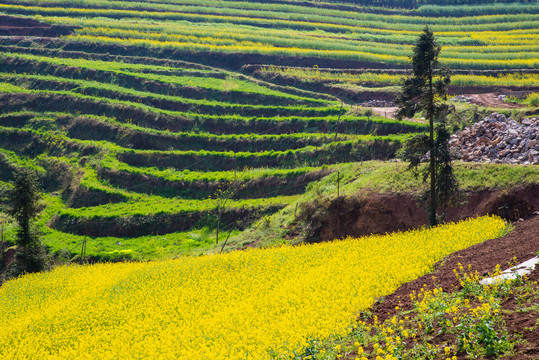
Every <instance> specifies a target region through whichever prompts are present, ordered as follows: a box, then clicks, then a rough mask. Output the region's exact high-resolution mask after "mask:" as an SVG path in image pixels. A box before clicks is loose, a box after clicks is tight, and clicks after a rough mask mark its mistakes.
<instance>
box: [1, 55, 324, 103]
mask: <svg viewBox="0 0 539 360" xmlns="http://www.w3.org/2000/svg"><path fill="white" fill-rule="evenodd" d="M3 55H4V56H5V57H3V58H2V60H3V61H2V62H1V63H0V71H2V72H8V73H9V72H16V73H19V74H23V75H24V76H27V75H28V74H31V73H34V74H37V75H39V76H42V75H45V74H49V75H51V76H56V77H61V78H68V79H73V80H94V81H98V82H100V83H109V86H114V85H116V86H120V87H123V88H129V89H132V90H133V91H136V93H138V92H152V93H154V94H153V96H154V97H156V96H157V97H158V95H157V94H161V95H167V96H175V97H177V98H178V101H181V102H186V101H189V102H191V103H193V104H200V103H205V104H208V103H211V102H209V101H208V100H207V99H208V98H209V99H212V98H213V99H216V98H217V99H219V100H220V101H215V100H214V102H215V103H217V104H224V103H223V100H228V101H229V102H238V101H239V102H240V103H242V102H245V103H246V104H250V105H252V104H253V103H257V102H260V103H272V104H275V103H277V104H283V105H290V104H296V105H297V104H303V103H304V104H310V105H328V104H330V103H328V102H327V101H323V100H319V99H311V98H306V97H301V96H297V95H292V94H289V93H285V92H282V91H278V90H273V89H270V88H268V87H265V86H262V85H259V84H258V83H255V82H253V81H248V80H246V79H242V78H239V77H233V76H231V75H230V74H227V73H218V74H219V75H221V76H219V77H214V74H213V73H210V72H208V73H207V76H206V77H193V76H190V75H182V69H176V68H167V67H163V66H153V65H152V66H150V65H141V64H130V63H122V62H114V61H100V60H87V59H81V58H59V57H45V56H37V55H30V54H21V53H4V54H3ZM164 70H168V73H166V75H165V74H164ZM103 86H104V85H103ZM124 91H125V90H124ZM196 100H200V101H198V102H197V101H196Z"/></svg>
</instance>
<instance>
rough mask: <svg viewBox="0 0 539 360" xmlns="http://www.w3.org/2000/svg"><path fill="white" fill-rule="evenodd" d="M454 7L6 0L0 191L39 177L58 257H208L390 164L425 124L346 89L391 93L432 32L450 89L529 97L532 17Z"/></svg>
mask: <svg viewBox="0 0 539 360" xmlns="http://www.w3.org/2000/svg"><path fill="white" fill-rule="evenodd" d="M373 5H384V4H383V3H380V4H373ZM459 9H460V8H459V7H458V6H457V7H455V6H446V7H440V6H425V7H419V8H415V7H410V8H409V9H392V8H378V7H360V6H357V5H354V4H332V3H312V4H311V3H304V2H295V1H278V2H277V1H275V2H251V1H250V2H247V1H219V2H210V1H205V0H174V1H158V2H134V1H133V2H131V1H93V0H92V1H89V0H81V1H77V2H72V1H64V0H40V1H23V0H21V1H4V2H3V3H2V4H0V12H1V14H0V51H1V53H0V108H1V109H2V110H1V114H0V133H1V134H0V149H1V150H0V169H1V172H0V189H3V190H2V191H5V189H8V188H9V187H10V186H11V185H10V184H9V182H10V181H11V180H13V174H14V172H15V171H16V170H17V169H18V168H21V167H30V168H33V169H35V171H36V172H37V173H38V174H39V176H40V179H41V181H42V184H43V188H44V190H45V193H46V196H45V200H44V201H45V203H46V208H45V210H44V211H43V212H42V215H41V217H40V220H39V224H40V226H41V227H42V230H43V231H44V241H45V243H46V244H47V245H48V246H49V247H50V249H51V250H52V251H55V252H58V253H59V252H62V251H66V250H67V252H68V253H71V254H73V253H77V252H78V251H79V250H80V247H81V244H82V243H83V240H84V239H85V237H86V236H88V237H89V238H88V250H87V251H88V252H87V253H88V254H89V255H92V256H94V257H95V258H97V259H105V260H107V259H115V258H138V259H146V258H155V257H170V256H173V255H175V254H178V253H184V252H192V251H193V249H198V250H200V251H204V250H206V249H208V248H210V247H213V246H215V243H216V240H217V239H216V236H217V233H216V230H217V227H218V228H219V230H220V231H221V233H222V235H221V236H222V237H221V242H222V240H223V239H224V238H225V237H226V235H227V234H228V233H229V231H231V232H232V234H237V233H238V232H239V231H241V230H242V229H244V228H245V227H247V226H248V225H249V224H251V223H253V222H255V221H258V219H260V218H262V217H264V216H266V215H269V214H272V213H275V212H276V211H278V210H279V209H281V208H283V207H284V206H286V205H288V204H290V203H291V202H293V201H294V200H295V199H297V197H298V196H299V195H300V194H302V193H303V192H304V191H305V189H306V187H307V186H308V184H309V183H311V182H313V181H315V180H318V179H321V178H322V177H324V176H326V175H328V174H330V173H331V172H333V171H335V170H336V169H338V168H339V166H341V165H340V164H342V163H349V162H355V161H361V160H370V159H389V158H392V157H393V156H394V155H395V152H396V150H397V149H398V148H399V146H400V143H401V142H402V140H403V139H404V138H405V137H406V136H408V135H407V134H410V133H415V132H421V131H424V130H425V126H424V125H423V124H421V123H419V122H406V121H404V122H398V121H393V120H388V119H384V118H378V117H372V116H369V117H367V116H363V115H361V111H357V109H356V108H354V103H357V102H359V101H355V100H354V99H352V98H351V97H346V96H341V95H342V94H343V92H344V90H346V89H347V88H349V87H350V86H355V87H357V88H361V87H364V88H367V92H368V93H370V94H371V95H369V97H371V98H372V97H374V95H372V93H373V92H376V89H377V88H380V87H384V86H389V87H394V86H396V85H398V82H399V78H400V74H401V72H402V70H403V69H405V68H406V67H407V66H408V62H407V61H408V58H407V56H408V55H409V54H410V52H411V48H412V45H413V42H414V40H415V38H416V37H417V34H418V33H419V32H420V31H421V29H422V28H423V27H424V25H425V24H426V23H428V24H430V25H431V27H432V28H433V30H434V31H435V32H436V34H437V36H438V38H439V42H440V43H441V44H442V45H443V46H444V50H443V52H442V55H443V57H442V60H443V62H444V63H445V64H447V65H449V66H451V67H453V68H456V69H460V71H461V74H459V75H457V76H456V77H455V83H456V85H457V86H490V85H492V84H494V83H495V84H501V85H511V86H514V87H518V88H526V89H533V88H534V87H537V80H538V78H537V76H538V75H537V68H538V65H539V63H538V61H539V60H538V59H539V56H538V55H539V44H538V43H537V36H538V32H539V6H538V5H537V4H535V3H523V4H520V3H519V4H509V5H504V6H498V5H477V6H474V7H470V8H469V11H468V12H464V13H463V12H462V11H461V10H459ZM465 13H466V14H468V15H465ZM2 14H3V15H2ZM290 66H293V67H298V66H299V67H301V66H304V67H305V68H304V69H296V68H294V69H292V68H290ZM313 66H316V67H313ZM322 68H328V69H327V70H324V69H322ZM336 68H339V69H342V68H355V69H358V68H359V69H363V70H360V72H361V73H354V72H353V71H346V72H345V74H344V75H343V74H342V73H340V74H339V73H337V72H336V71H335V69H336ZM364 69H370V70H369V71H365V70H364ZM470 70H473V71H474V75H473V76H470V75H469V73H470ZM483 71H484V72H483ZM502 71H503V72H504V73H503V74H502V75H501V76H498V74H499V73H500V72H502ZM336 84H337V85H336ZM356 90H357V89H356ZM386 90H387V89H386ZM384 91H385V90H384ZM385 93H387V91H385ZM364 98H365V97H363V98H362V99H360V100H364ZM356 100H357V99H356ZM358 114H360V115H358ZM2 191H0V195H1V193H2ZM223 231H224V234H223Z"/></svg>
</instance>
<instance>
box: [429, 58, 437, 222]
mask: <svg viewBox="0 0 539 360" xmlns="http://www.w3.org/2000/svg"><path fill="white" fill-rule="evenodd" d="M428 117H429V128H430V134H429V142H430V216H429V218H430V219H429V220H430V225H431V226H435V225H436V224H437V221H436V209H437V207H438V205H437V203H436V158H435V155H436V154H435V153H434V91H433V89H432V64H431V68H430V69H429V110H428Z"/></svg>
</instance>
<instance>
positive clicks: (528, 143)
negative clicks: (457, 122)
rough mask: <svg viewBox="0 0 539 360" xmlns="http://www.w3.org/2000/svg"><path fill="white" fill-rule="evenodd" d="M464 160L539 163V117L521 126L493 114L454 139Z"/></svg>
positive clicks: (453, 143) (452, 140)
mask: <svg viewBox="0 0 539 360" xmlns="http://www.w3.org/2000/svg"><path fill="white" fill-rule="evenodd" d="M449 144H450V145H451V147H452V150H455V151H456V152H457V153H458V154H459V157H460V159H461V160H464V161H476V162H486V163H503V164H539V118H531V119H524V120H522V123H520V124H519V123H518V122H516V121H515V120H513V119H512V118H506V117H505V116H504V115H502V114H497V113H494V114H492V115H491V116H488V117H486V118H485V119H483V120H481V121H479V122H478V123H475V124H474V125H472V127H470V128H466V129H464V130H462V131H458V132H457V133H455V134H454V135H452V136H451V140H450V141H449Z"/></svg>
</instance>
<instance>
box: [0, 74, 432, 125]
mask: <svg viewBox="0 0 539 360" xmlns="http://www.w3.org/2000/svg"><path fill="white" fill-rule="evenodd" d="M8 85H10V84H8ZM1 88H2V84H1V83H0V89H1ZM8 91H9V93H4V94H2V93H1V92H0V105H1V106H2V109H3V111H5V112H19V111H24V110H26V109H28V108H30V109H33V111H38V112H62V111H65V110H66V109H77V112H78V113H79V114H92V115H106V116H107V117H111V118H116V119H117V121H120V122H123V123H129V124H134V125H137V126H143V127H147V128H151V129H159V130H170V131H173V132H187V131H195V132H200V131H205V132H211V133H213V134H250V133H255V134H287V133H300V132H304V133H333V134H335V133H337V134H377V135H389V134H394V133H409V132H423V131H425V130H426V125H425V124H423V123H418V122H410V121H396V120H391V119H385V118H380V117H370V118H367V117H357V116H341V117H338V116H327V117H284V118H282V117H277V118H258V117H253V118H245V117H241V116H230V115H227V116H210V115H197V114H190V117H189V118H186V117H184V116H179V115H175V116H172V115H169V114H168V113H165V112H163V111H161V112H154V111H152V109H151V108H149V107H147V106H143V105H140V104H132V103H128V102H114V101H110V100H107V99H101V100H99V99H95V98H92V97H89V96H83V95H80V94H71V95H63V94H62V95H60V94H61V93H60V94H50V93H45V92H38V91H34V92H32V93H29V92H27V93H23V94H20V93H21V92H24V89H19V90H17V91H15V90H13V91H11V90H10V89H8Z"/></svg>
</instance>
